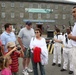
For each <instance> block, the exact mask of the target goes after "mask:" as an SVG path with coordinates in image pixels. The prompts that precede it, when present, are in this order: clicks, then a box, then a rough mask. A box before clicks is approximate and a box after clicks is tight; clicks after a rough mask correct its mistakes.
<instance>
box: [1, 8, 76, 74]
mask: <svg viewBox="0 0 76 75" xmlns="http://www.w3.org/2000/svg"><path fill="white" fill-rule="evenodd" d="M72 15H73V17H74V18H75V19H76V7H73V9H72ZM4 28H5V31H4V32H3V33H2V34H1V37H0V75H18V65H19V63H18V58H19V57H22V58H23V72H22V73H23V74H24V75H29V72H34V75H39V74H38V67H37V65H38V64H39V67H40V72H41V75H46V73H45V72H46V71H45V68H44V66H45V65H46V64H48V50H47V47H46V41H45V38H43V37H42V36H41V35H42V31H41V29H39V28H37V29H35V30H34V29H33V28H32V23H31V22H30V21H27V22H26V25H25V27H24V28H22V29H21V30H20V32H19V34H18V42H19V44H20V47H21V49H20V50H18V47H17V46H16V41H17V39H16V36H15V34H14V32H12V24H11V23H6V24H5V25H4ZM55 32H56V34H55V36H54V38H53V41H54V52H53V63H52V66H55V65H56V62H57V60H58V62H57V64H58V67H61V47H62V44H63V53H62V54H63V65H62V69H61V70H60V71H61V72H64V71H67V65H68V63H70V64H69V74H73V72H74V75H76V23H75V25H74V27H73V29H72V31H70V29H69V28H68V29H66V33H64V34H60V29H59V28H56V29H55ZM30 59H31V60H32V67H33V70H32V69H30V68H28V67H29V63H30Z"/></svg>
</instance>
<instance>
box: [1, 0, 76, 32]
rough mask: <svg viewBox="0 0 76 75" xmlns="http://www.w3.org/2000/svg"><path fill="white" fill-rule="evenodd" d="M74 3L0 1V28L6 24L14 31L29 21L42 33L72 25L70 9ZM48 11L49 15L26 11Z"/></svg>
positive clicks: (34, 0) (35, 0) (23, 0)
mask: <svg viewBox="0 0 76 75" xmlns="http://www.w3.org/2000/svg"><path fill="white" fill-rule="evenodd" d="M74 5H75V3H69V2H58V1H53V0H51V1H46V2H45V1H44V0H41V1H37V0H33V1H32V0H0V9H1V10H0V27H3V25H4V24H5V23H7V22H10V23H12V24H13V26H14V28H16V30H19V29H20V28H22V27H23V26H24V25H25V21H27V20H31V21H32V24H33V27H34V28H35V27H40V28H41V29H42V30H43V31H44V32H46V31H47V29H52V30H53V29H54V27H55V26H58V27H59V28H61V30H62V29H63V26H64V25H65V26H69V25H73V22H74V21H73V17H72V14H71V9H72V7H73V6H74ZM29 8H30V9H32V8H34V9H43V10H44V9H50V11H51V12H49V13H42V11H41V13H40V12H39V13H38V12H29V11H27V10H26V9H29Z"/></svg>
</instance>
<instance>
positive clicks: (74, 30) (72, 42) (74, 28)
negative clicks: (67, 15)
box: [71, 22, 76, 46]
mask: <svg viewBox="0 0 76 75" xmlns="http://www.w3.org/2000/svg"><path fill="white" fill-rule="evenodd" d="M72 35H73V36H76V22H75V25H74V27H73V30H72ZM71 44H72V46H76V41H74V40H71Z"/></svg>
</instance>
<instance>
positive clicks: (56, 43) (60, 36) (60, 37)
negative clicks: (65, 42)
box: [54, 35, 63, 46]
mask: <svg viewBox="0 0 76 75" xmlns="http://www.w3.org/2000/svg"><path fill="white" fill-rule="evenodd" d="M54 39H57V40H60V41H62V39H63V36H62V35H58V37H57V36H56V35H55V36H54ZM54 45H55V46H58V45H61V43H59V42H55V43H54Z"/></svg>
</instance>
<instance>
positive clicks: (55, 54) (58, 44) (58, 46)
mask: <svg viewBox="0 0 76 75" xmlns="http://www.w3.org/2000/svg"><path fill="white" fill-rule="evenodd" d="M54 42H55V43H54V52H53V64H52V66H55V65H56V62H57V59H58V66H59V67H60V66H61V46H62V44H61V43H62V35H61V34H60V30H59V29H58V28H57V29H56V35H55V36H54Z"/></svg>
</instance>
